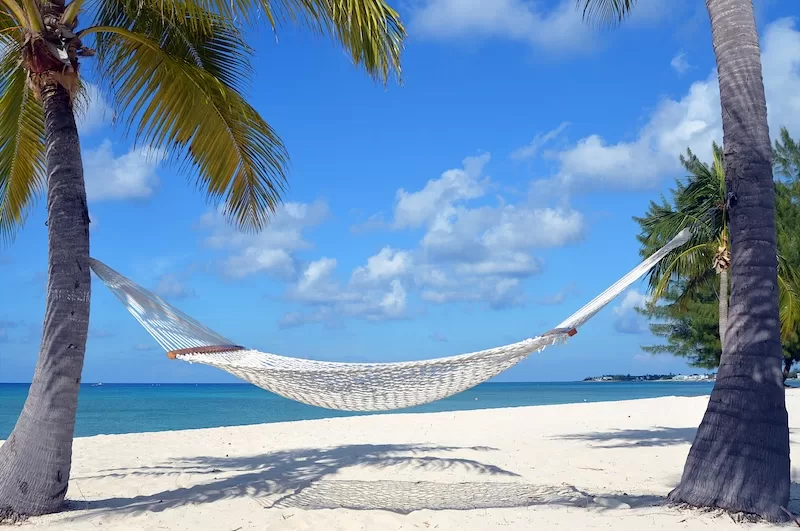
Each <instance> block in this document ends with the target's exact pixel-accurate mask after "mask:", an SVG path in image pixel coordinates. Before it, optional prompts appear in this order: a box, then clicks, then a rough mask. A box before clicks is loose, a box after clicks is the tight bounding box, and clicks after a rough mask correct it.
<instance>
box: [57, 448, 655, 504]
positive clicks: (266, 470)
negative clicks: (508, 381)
mask: <svg viewBox="0 0 800 531" xmlns="http://www.w3.org/2000/svg"><path fill="white" fill-rule="evenodd" d="M465 450H466V451H471V452H475V453H478V452H481V453H485V452H491V451H495V450H496V449H494V448H487V447H469V448H465V447H445V446H431V445H413V444H408V445H403V444H399V445H397V444H393V445H368V444H363V445H346V446H339V447H334V448H329V449H300V450H291V451H281V452H274V453H268V454H262V455H254V456H246V457H224V458H222V457H192V458H185V459H175V460H170V461H168V462H167V463H165V464H163V465H159V466H152V467H142V468H119V469H110V470H103V471H101V473H100V474H98V475H94V476H78V477H76V478H75V481H78V482H80V481H82V480H85V479H91V478H107V477H115V478H127V479H129V480H131V481H136V479H135V478H137V477H158V476H175V475H186V476H187V477H188V476H190V477H192V478H193V480H196V478H197V476H200V477H201V478H202V479H201V481H200V482H196V483H195V484H194V485H192V486H189V487H185V488H174V489H169V490H163V491H161V492H156V493H153V494H143V495H139V496H134V497H130V498H106V499H98V500H86V501H71V502H68V507H67V508H69V509H73V510H85V512H81V513H79V514H75V515H74V516H72V519H73V520H79V519H82V518H92V517H95V516H97V515H98V513H105V514H113V515H116V516H128V515H139V514H142V513H145V512H151V511H155V512H159V511H164V510H167V509H174V508H179V507H184V506H190V505H199V504H206V503H213V502H215V501H219V500H226V499H235V498H242V497H248V498H252V499H253V500H254V501H255V502H257V503H258V504H260V505H261V506H262V507H264V508H267V509H271V508H276V509H284V508H302V509H309V510H313V509H333V508H346V509H353V510H384V511H391V512H395V513H399V514H408V513H411V512H414V511H418V510H423V509H428V510H469V509H490V508H509V507H527V506H533V505H566V506H572V507H589V506H591V505H592V503H593V499H594V496H592V495H591V494H589V493H586V492H583V491H581V490H579V489H577V488H576V487H574V486H571V485H532V484H528V483H525V482H522V481H520V480H519V479H518V478H519V477H520V476H519V475H518V474H516V473H515V472H513V471H510V470H506V469H504V468H501V467H499V466H496V465H493V464H490V463H485V462H482V461H479V460H477V459H468V458H463V457H452V456H443V455H441V454H442V453H446V452H453V451H465ZM436 454H439V455H436ZM348 467H359V468H361V467H370V468H379V469H380V468H388V467H392V469H393V471H394V470H397V469H398V468H399V469H403V468H410V469H413V470H414V471H415V472H417V471H424V472H425V473H432V472H433V473H438V472H458V473H459V475H460V476H463V475H465V474H468V475H471V476H479V477H482V478H485V480H481V481H469V482H460V483H452V482H451V483H447V482H436V481H394V480H379V481H353V480H337V479H332V478H329V476H331V475H333V474H335V473H337V472H338V471H340V470H342V469H344V468H348ZM621 501H624V502H626V503H628V504H629V505H630V506H631V507H635V506H645V505H654V504H659V503H661V501H662V500H661V498H659V497H654V496H638V497H637V496H627V497H625V498H624V499H622V500H621ZM597 508H598V509H602V508H603V507H601V506H599V505H598V506H597Z"/></svg>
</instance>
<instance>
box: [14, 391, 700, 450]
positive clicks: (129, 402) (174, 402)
mask: <svg viewBox="0 0 800 531" xmlns="http://www.w3.org/2000/svg"><path fill="white" fill-rule="evenodd" d="M29 386H30V383H24V382H15V383H1V384H0V440H4V439H6V438H7V437H8V435H9V434H10V433H11V430H12V429H13V427H14V424H15V423H16V420H17V418H18V417H19V414H20V412H21V410H22V406H23V404H24V402H25V398H26V397H27V392H28V387H29ZM712 388H713V382H683V381H678V382H676V381H639V382H630V381H628V382H584V381H577V382H575V381H572V382H563V381H562V382H486V383H483V384H480V385H478V386H476V387H473V388H472V389H468V390H466V391H463V392H461V393H459V394H457V395H454V396H451V397H448V398H445V399H442V400H438V401H436V402H432V403H430V404H425V405H422V406H415V407H412V408H407V409H401V410H396V411H381V412H375V413H372V412H371V413H361V412H349V411H347V412H345V411H334V410H329V409H323V408H319V407H314V406H309V405H306V404H301V403H298V402H295V401H292V400H289V399H287V398H283V397H281V396H278V395H276V394H274V393H271V392H269V391H265V390H263V389H260V388H258V387H255V386H253V385H251V384H248V383H239V382H225V383H189V382H180V383H158V382H151V383H143V382H134V383H116V382H114V383H105V382H88V383H82V384H81V390H80V394H79V399H78V413H77V419H76V425H75V436H76V437H88V436H93V435H103V434H122V433H144V432H157V431H173V430H185V429H197V428H214V427H222V426H242V425H251V424H265V423H273V422H288V421H298V420H313V419H321V418H332V417H344V416H359V415H373V414H396V413H431V412H444V411H464V410H474V409H494V408H507V407H521V406H543V405H557V404H572V403H582V402H610V401H622V400H635V399H642V398H659V397H665V396H703V395H708V394H710V393H711V390H712Z"/></svg>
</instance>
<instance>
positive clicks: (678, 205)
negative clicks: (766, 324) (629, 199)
mask: <svg viewBox="0 0 800 531" xmlns="http://www.w3.org/2000/svg"><path fill="white" fill-rule="evenodd" d="M712 154H713V159H714V162H713V163H712V164H711V165H710V166H709V165H708V164H706V163H703V162H701V161H700V160H699V159H698V158H697V156H696V155H695V154H694V153H692V150H691V149H687V150H686V156H684V155H681V157H680V161H681V164H682V165H683V167H684V168H686V170H687V171H688V172H689V174H690V175H689V177H688V178H687V179H686V181H685V182H680V181H679V182H678V183H677V185H676V188H675V189H674V190H673V191H672V196H673V203H670V202H669V201H668V200H666V199H665V198H663V197H662V201H661V204H658V203H655V202H652V201H651V202H650V207H649V209H648V211H647V214H646V215H645V217H634V218H633V219H634V220H635V221H636V222H637V223H638V224H639V226H640V227H641V228H642V232H641V234H639V235H638V236H637V239H638V240H639V242H640V244H641V249H640V251H639V252H640V254H642V255H643V256H649V255H650V254H652V253H653V252H654V251H655V250H657V249H659V248H660V247H663V244H660V242H666V241H669V240H670V239H671V238H673V237H675V235H677V234H678V233H679V232H680V231H681V230H683V229H685V228H690V229H691V231H692V239H691V240H690V243H689V245H686V246H684V247H682V248H681V249H677V250H675V251H673V252H671V253H670V254H669V255H667V256H666V257H665V258H664V260H662V261H661V262H660V263H659V264H657V265H656V266H655V267H653V269H651V270H650V272H649V273H648V282H649V292H650V301H649V306H652V305H654V304H656V303H657V302H658V301H659V300H661V299H662V298H663V297H664V295H665V294H666V293H667V291H669V290H671V289H674V288H675V287H676V286H677V285H678V284H680V293H679V295H678V298H677V300H676V301H675V303H676V304H678V305H679V307H684V306H685V305H686V304H687V302H688V301H689V300H691V299H694V298H695V296H696V295H698V293H699V292H700V290H702V289H703V287H704V286H705V285H707V284H709V283H713V284H714V286H715V288H716V290H717V294H718V303H719V337H720V341H721V342H722V343H724V341H725V331H726V329H727V326H728V287H729V284H728V270H729V269H730V262H731V250H730V246H729V245H728V241H729V236H728V221H727V218H728V216H727V208H726V204H725V170H724V155H723V152H722V148H721V147H720V146H718V145H717V143H716V142H714V143H713V144H712ZM776 185H779V183H776ZM794 211H795V209H793V210H792V213H794ZM784 217H785V216H784ZM778 220H779V221H780V220H781V217H780V216H779V217H778ZM793 230H794V229H793V228H791V227H787V228H786V230H785V231H784V232H792V231H793ZM779 236H780V235H779ZM659 244H660V245H659ZM778 250H779V251H780V250H781V245H780V242H779V245H778ZM794 262H795V261H793V262H792V263H789V261H788V260H787V259H786V258H785V257H784V256H783V255H782V254H779V255H778V290H779V300H780V317H781V338H782V339H783V340H787V341H788V340H791V339H792V338H793V337H794V336H795V335H796V332H795V331H796V330H797V328H798V326H800V297H798V295H800V293H798V289H797V285H796V284H797V283H796V278H797V274H796V272H795V269H796V267H795V264H794Z"/></svg>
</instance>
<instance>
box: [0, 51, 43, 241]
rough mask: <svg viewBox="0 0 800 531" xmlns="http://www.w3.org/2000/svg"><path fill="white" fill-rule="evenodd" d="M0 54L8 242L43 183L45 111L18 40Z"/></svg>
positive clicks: (1, 225)
mask: <svg viewBox="0 0 800 531" xmlns="http://www.w3.org/2000/svg"><path fill="white" fill-rule="evenodd" d="M6 43H7V44H6V46H7V49H6V50H7V51H6V52H5V53H4V55H3V56H2V57H0V239H2V240H4V241H6V242H9V241H11V240H12V239H13V237H14V235H15V234H16V231H17V230H18V229H19V228H20V227H21V226H22V224H23V223H24V222H25V217H26V215H27V213H28V211H29V209H30V207H31V206H32V204H33V201H34V199H35V197H36V194H37V192H39V191H40V190H41V189H42V188H43V186H44V175H45V171H44V113H43V112H42V106H41V104H40V103H39V101H38V100H37V99H36V98H35V97H34V96H33V93H32V91H31V90H30V89H29V88H28V85H27V73H26V71H25V69H24V68H23V67H22V65H21V64H20V60H19V58H20V53H21V52H20V43H19V42H18V41H16V40H7V41H6Z"/></svg>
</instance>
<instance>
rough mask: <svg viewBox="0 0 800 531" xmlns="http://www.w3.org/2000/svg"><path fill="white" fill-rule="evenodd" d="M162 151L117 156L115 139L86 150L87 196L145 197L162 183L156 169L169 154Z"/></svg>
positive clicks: (131, 152) (140, 151)
mask: <svg viewBox="0 0 800 531" xmlns="http://www.w3.org/2000/svg"><path fill="white" fill-rule="evenodd" d="M165 155H166V154H165V153H164V152H163V151H161V150H157V149H150V148H141V149H135V150H132V151H129V152H128V153H126V154H124V155H120V156H115V155H114V153H113V151H112V149H111V141H110V140H109V139H105V140H104V141H103V142H102V143H101V144H100V146H98V147H97V148H96V149H93V150H86V151H84V153H83V167H84V174H85V177H86V196H87V199H88V200H89V201H103V200H115V199H117V200H118V199H145V198H147V197H150V196H151V195H153V192H154V191H155V189H156V187H157V186H158V182H159V181H158V175H157V174H156V169H157V168H158V165H159V164H160V163H161V161H162V160H163V159H164V157H165Z"/></svg>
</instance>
